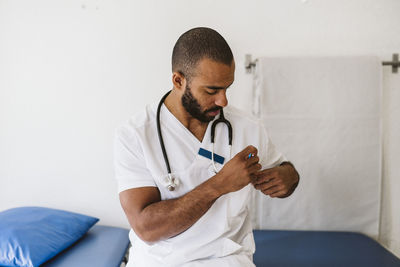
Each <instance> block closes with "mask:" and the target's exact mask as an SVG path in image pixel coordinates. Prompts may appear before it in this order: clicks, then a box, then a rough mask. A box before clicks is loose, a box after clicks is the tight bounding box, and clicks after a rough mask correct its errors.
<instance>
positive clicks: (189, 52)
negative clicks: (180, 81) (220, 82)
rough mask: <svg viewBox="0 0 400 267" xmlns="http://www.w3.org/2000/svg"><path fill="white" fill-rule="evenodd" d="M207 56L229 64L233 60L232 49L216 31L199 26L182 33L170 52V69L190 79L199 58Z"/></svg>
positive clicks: (193, 74)
mask: <svg viewBox="0 0 400 267" xmlns="http://www.w3.org/2000/svg"><path fill="white" fill-rule="evenodd" d="M204 58H209V59H211V60H214V61H216V62H220V63H223V64H226V65H228V66H230V65H231V64H232V61H233V54H232V50H231V48H230V47H229V45H228V43H227V42H226V41H225V39H224V37H222V36H221V35H220V34H219V33H218V32H217V31H215V30H213V29H210V28H206V27H199V28H194V29H191V30H188V31H187V32H185V33H184V34H182V35H181V36H180V37H179V39H178V41H176V44H175V46H174V50H173V52H172V71H173V72H179V73H181V74H182V75H184V76H185V78H186V79H187V80H190V78H191V77H192V76H195V73H194V72H193V70H194V68H195V67H196V66H197V63H199V61H200V60H202V59H204Z"/></svg>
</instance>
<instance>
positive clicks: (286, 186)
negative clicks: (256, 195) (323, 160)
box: [252, 162, 299, 198]
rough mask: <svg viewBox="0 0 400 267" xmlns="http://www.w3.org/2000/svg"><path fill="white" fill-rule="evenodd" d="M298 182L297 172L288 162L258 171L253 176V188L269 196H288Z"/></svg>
mask: <svg viewBox="0 0 400 267" xmlns="http://www.w3.org/2000/svg"><path fill="white" fill-rule="evenodd" d="M298 183H299V174H298V173H297V171H296V169H295V168H294V166H293V165H292V164H291V163H290V162H283V163H282V164H281V165H279V166H277V167H274V168H270V169H265V170H261V171H259V172H258V173H257V174H256V175H254V177H253V181H252V184H253V185H254V188H255V189H257V190H260V191H261V192H263V193H264V194H265V195H269V196H270V197H279V198H285V197H288V196H290V195H291V194H292V193H293V191H294V190H295V189H296V187H297V184H298Z"/></svg>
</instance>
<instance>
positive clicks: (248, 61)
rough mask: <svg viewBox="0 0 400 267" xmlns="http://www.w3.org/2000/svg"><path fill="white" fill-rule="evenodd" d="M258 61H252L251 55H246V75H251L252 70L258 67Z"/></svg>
mask: <svg viewBox="0 0 400 267" xmlns="http://www.w3.org/2000/svg"><path fill="white" fill-rule="evenodd" d="M256 61H257V60H255V61H251V55H250V54H246V55H245V58H244V67H245V68H246V73H251V69H252V68H253V67H255V66H256Z"/></svg>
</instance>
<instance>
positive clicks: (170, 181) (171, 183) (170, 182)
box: [165, 173, 179, 191]
mask: <svg viewBox="0 0 400 267" xmlns="http://www.w3.org/2000/svg"><path fill="white" fill-rule="evenodd" d="M165 182H166V184H167V189H168V191H175V189H176V188H177V187H178V186H179V179H177V178H175V177H173V176H172V174H171V173H168V175H167V177H166V181H165Z"/></svg>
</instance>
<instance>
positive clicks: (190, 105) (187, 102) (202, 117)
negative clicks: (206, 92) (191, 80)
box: [182, 85, 221, 122]
mask: <svg viewBox="0 0 400 267" xmlns="http://www.w3.org/2000/svg"><path fill="white" fill-rule="evenodd" d="M182 105H183V107H184V108H185V110H186V111H187V112H188V113H189V114H190V115H191V116H192V117H193V118H195V119H197V120H199V121H201V122H210V121H212V120H213V119H214V118H215V116H209V115H207V113H208V112H212V111H217V110H220V109H221V107H218V106H215V107H213V108H210V109H207V110H205V111H202V110H201V106H200V104H199V102H198V101H197V99H196V98H195V97H194V96H193V94H192V92H191V91H190V87H189V86H188V85H186V87H185V93H184V94H183V96H182Z"/></svg>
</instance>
